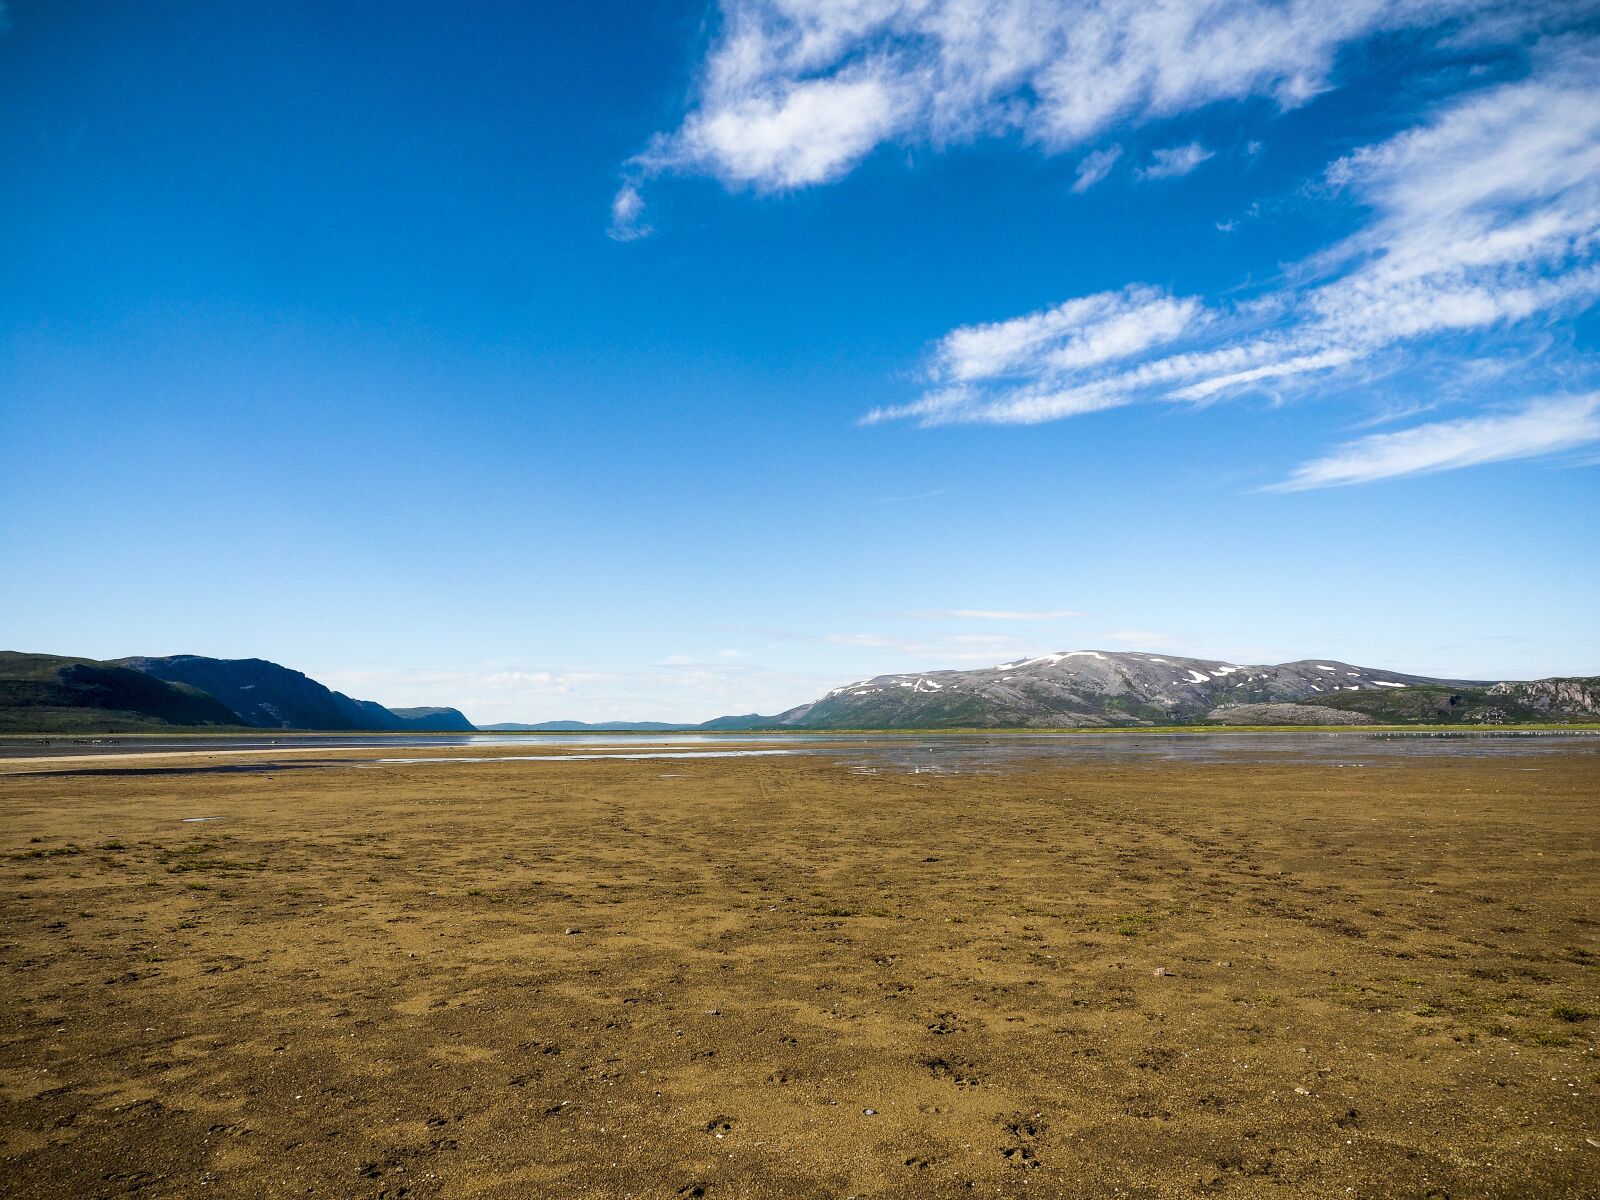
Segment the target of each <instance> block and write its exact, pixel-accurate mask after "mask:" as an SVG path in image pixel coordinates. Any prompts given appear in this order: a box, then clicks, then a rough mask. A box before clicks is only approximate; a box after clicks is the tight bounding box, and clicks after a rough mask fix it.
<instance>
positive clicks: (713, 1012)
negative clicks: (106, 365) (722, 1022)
mask: <svg viewBox="0 0 1600 1200" xmlns="http://www.w3.org/2000/svg"><path fill="white" fill-rule="evenodd" d="M721 1015H722V1010H721V1009H720V1008H708V1009H706V1016H708V1017H720V1016H721Z"/></svg>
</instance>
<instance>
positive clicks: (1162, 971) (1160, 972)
mask: <svg viewBox="0 0 1600 1200" xmlns="http://www.w3.org/2000/svg"><path fill="white" fill-rule="evenodd" d="M1150 974H1152V975H1154V976H1155V977H1156V978H1157V979H1163V978H1166V977H1167V976H1170V975H1171V974H1172V972H1171V971H1169V970H1167V969H1166V968H1165V967H1157V968H1156V969H1155V970H1154V971H1151V972H1150Z"/></svg>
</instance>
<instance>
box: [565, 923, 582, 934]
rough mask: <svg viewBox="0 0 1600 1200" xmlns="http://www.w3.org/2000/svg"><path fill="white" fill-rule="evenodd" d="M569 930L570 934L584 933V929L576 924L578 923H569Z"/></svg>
mask: <svg viewBox="0 0 1600 1200" xmlns="http://www.w3.org/2000/svg"><path fill="white" fill-rule="evenodd" d="M567 932H568V933H569V934H571V933H582V932H583V930H582V929H580V928H578V926H576V925H568V926H567Z"/></svg>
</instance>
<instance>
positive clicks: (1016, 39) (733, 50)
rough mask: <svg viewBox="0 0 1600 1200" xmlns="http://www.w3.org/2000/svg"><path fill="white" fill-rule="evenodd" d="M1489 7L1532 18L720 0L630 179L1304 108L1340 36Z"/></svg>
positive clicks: (1461, 5) (1448, 2)
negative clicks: (1487, 12)
mask: <svg viewBox="0 0 1600 1200" xmlns="http://www.w3.org/2000/svg"><path fill="white" fill-rule="evenodd" d="M1551 2H1552V3H1553V2H1554V0H1551ZM1485 7H1493V8H1502V9H1504V10H1505V12H1506V13H1507V14H1508V25H1507V30H1506V31H1505V32H1503V34H1502V36H1505V37H1514V36H1516V34H1517V33H1518V32H1519V31H1520V30H1523V29H1525V28H1527V27H1528V26H1529V25H1530V24H1531V23H1532V22H1533V21H1534V20H1535V17H1536V13H1534V12H1530V11H1529V9H1528V6H1526V5H1520V6H1512V5H1509V4H1503V5H1502V4H1495V3H1493V0H1343V2H1341V3H1339V4H1329V3H1327V2H1326V0H1288V2H1286V3H1285V2H1281V0H1166V2H1165V3H1162V4H1151V3H1148V0H1087V2H1084V3H1074V4H1065V3H1048V2H1041V0H722V2H721V4H720V6H719V10H720V17H721V20H720V23H719V28H718V31H717V33H716V35H715V37H714V38H713V40H712V43H711V46H710V49H709V51H708V53H707V56H706V60H705V62H704V63H703V64H702V66H701V70H700V72H699V79H698V83H697V86H696V88H695V93H694V100H693V103H692V106H691V108H690V111H689V112H688V114H687V115H686V116H685V117H684V119H683V122H682V124H681V125H680V126H679V127H678V128H677V129H676V130H675V131H673V132H670V133H664V134H659V135H657V136H656V137H655V138H654V139H653V140H652V141H651V143H650V145H649V146H648V148H647V149H646V150H645V151H644V152H643V153H641V154H639V155H638V156H636V157H635V158H634V159H632V160H631V161H630V162H629V164H628V166H627V168H626V181H625V183H624V187H623V193H626V194H628V195H629V199H628V201H627V205H629V206H631V205H632V204H633V199H632V197H635V196H637V194H638V192H637V189H638V185H639V183H640V182H641V181H642V180H644V179H646V178H648V177H652V176H656V175H660V174H662V173H666V172H682V173H692V174H705V175H711V176H714V177H716V178H717V179H720V180H721V181H722V182H723V183H724V184H726V185H728V186H730V187H753V188H756V189H757V190H761V191H782V190H786V189H791V188H797V187H804V186H808V185H812V184H817V183H824V182H827V181H829V180H832V179H836V178H838V177H839V176H841V175H843V174H845V173H846V172H848V171H850V170H851V169H852V168H853V167H855V166H856V165H857V164H858V163H859V162H860V161H861V160H862V159H863V158H864V157H866V156H867V155H868V154H869V153H871V152H872V150H873V149H874V148H875V147H877V146H879V145H883V144H885V143H889V142H896V143H900V144H929V145H934V146H944V145H948V144H951V143H957V142H969V141H973V140H975V139H977V138H981V137H991V136H1008V135H1014V134H1020V135H1021V136H1022V137H1023V138H1025V139H1026V140H1028V141H1029V142H1031V143H1033V144H1035V145H1037V146H1039V147H1041V148H1042V149H1044V150H1045V151H1047V152H1060V151H1063V150H1067V149H1071V148H1075V147H1077V146H1080V145H1082V144H1083V143H1085V142H1086V141H1088V140H1090V139H1092V138H1094V137H1095V136H1097V135H1098V134H1100V133H1102V132H1104V131H1105V130H1107V129H1108V128H1110V127H1111V126H1112V125H1114V124H1117V123H1129V124H1136V123H1139V122H1142V121H1148V120H1152V119H1158V118H1162V117H1170V116H1174V115H1176V114H1179V113H1184V112H1189V111H1192V110H1194V109H1196V108H1199V107H1201V106H1203V105H1207V104H1211V103H1214V102H1216V101H1221V100H1238V99H1243V98H1246V97H1250V96H1266V97H1270V98H1271V99H1273V100H1275V101H1276V102H1277V103H1278V104H1279V105H1280V106H1281V107H1283V108H1292V107H1294V106H1296V105H1299V104H1303V103H1304V102H1305V101H1306V100H1308V99H1310V98H1311V97H1312V96H1314V95H1316V94H1317V93H1318V92H1320V91H1323V90H1325V89H1326V88H1327V87H1329V86H1330V83H1329V76H1330V71H1331V69H1332V66H1333V63H1334V59H1335V57H1336V55H1337V54H1338V51H1339V50H1340V48H1341V47H1343V46H1345V45H1347V44H1350V43H1352V42H1356V41H1360V40H1363V39H1365V38H1368V37H1371V36H1373V35H1375V34H1377V33H1380V32H1382V31H1385V30H1393V29H1400V28H1414V27H1434V26H1440V25H1446V26H1448V25H1449V23H1450V22H1452V21H1454V20H1456V19H1457V18H1459V17H1461V16H1463V15H1467V14H1474V13H1479V12H1481V11H1482V10H1483V9H1484V8H1485ZM1102 153H1105V152H1102ZM1091 157H1093V156H1091ZM1197 161H1198V160H1197ZM1189 165H1190V166H1191V167H1192V166H1193V165H1194V163H1190V164H1189ZM1101 166H1103V167H1104V168H1107V169H1108V168H1109V166H1110V162H1109V161H1106V162H1103V163H1097V164H1096V168H1095V169H1099V168H1100V167H1101ZM1102 173H1103V172H1102ZM1091 174H1092V171H1091ZM1097 178H1098V176H1097ZM1085 180H1087V182H1084V181H1085ZM1080 183H1081V186H1082V187H1085V188H1086V187H1088V186H1091V185H1092V183H1093V179H1090V178H1089V175H1080ZM1080 190H1081V189H1080ZM620 195H621V194H620V193H619V196H620ZM634 215H635V217H637V216H638V215H639V214H638V212H635V214H634ZM639 228H641V229H642V228H643V226H642V225H641V226H639Z"/></svg>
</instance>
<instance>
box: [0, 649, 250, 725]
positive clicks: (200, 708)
mask: <svg viewBox="0 0 1600 1200" xmlns="http://www.w3.org/2000/svg"><path fill="white" fill-rule="evenodd" d="M243 724H245V722H244V721H242V720H240V719H239V717H238V716H237V715H236V714H235V713H234V712H233V710H232V709H230V708H229V707H228V706H227V705H226V704H223V703H222V702H221V701H219V700H218V699H217V698H216V697H214V696H210V695H208V694H206V693H205V692H204V691H201V690H199V689H197V688H194V687H190V686H188V685H187V684H183V683H175V682H169V681H166V680H162V679H156V678H153V677H151V676H149V675H146V674H144V673H143V672H141V671H135V670H132V669H130V668H128V667H123V666H118V665H116V664H114V663H103V662H96V661H95V660H94V659H87V658H66V657H62V656H60V655H55V654H23V653H20V652H17V651H13V650H5V651H0V730H5V731H8V732H9V731H25V732H62V733H75V732H81V733H88V732H96V733H126V732H133V731H135V730H139V729H159V728H164V727H170V726H180V727H188V728H195V727H200V728H206V727H210V728H223V729H226V728H237V727H239V726H241V725H243Z"/></svg>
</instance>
